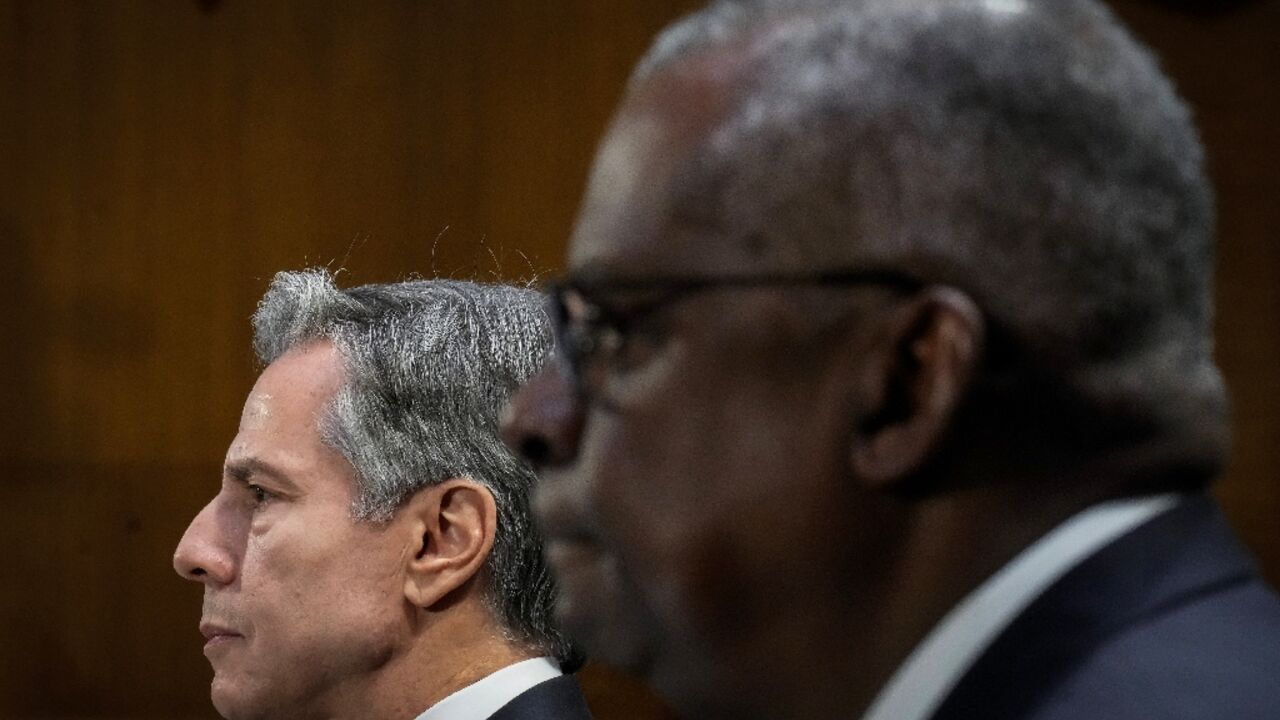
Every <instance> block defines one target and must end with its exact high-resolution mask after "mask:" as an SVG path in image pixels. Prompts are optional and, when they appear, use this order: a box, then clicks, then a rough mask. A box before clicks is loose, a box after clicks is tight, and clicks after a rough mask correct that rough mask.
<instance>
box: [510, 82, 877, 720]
mask: <svg viewBox="0 0 1280 720" xmlns="http://www.w3.org/2000/svg"><path fill="white" fill-rule="evenodd" d="M718 92H720V91H719V90H717V89H716V88H714V87H713V86H712V85H711V83H710V82H707V83H705V84H704V83H701V82H699V79H698V78H696V77H695V78H692V79H691V80H689V81H672V82H655V84H654V86H653V87H650V88H648V89H647V91H645V92H642V93H640V94H639V95H638V96H636V97H633V98H632V99H631V101H630V102H629V103H628V104H627V105H625V106H624V108H623V110H622V111H621V113H620V115H619V117H618V118H617V120H616V122H615V125H614V127H613V130H612V131H611V133H610V135H609V136H608V137H607V138H606V140H605V142H604V144H603V146H602V148H601V150H600V153H599V155H598V157H597V164H596V169H595V175H594V177H593V181H592V184H591V187H590V189H589V190H588V195H587V197H586V200H585V203H584V206H583V211H582V214H581V215H580V217H579V222H578V226H577V229H576V232H575V235H574V237H573V240H572V245H571V251H570V264H571V270H570V273H569V277H570V278H571V279H573V280H574V283H575V285H578V286H579V287H581V288H582V294H583V295H584V296H585V297H586V298H587V299H588V301H589V302H591V303H593V304H594V305H596V306H597V309H602V310H604V311H605V312H606V313H607V315H608V317H609V318H611V319H613V320H618V321H619V322H618V325H619V326H625V328H626V329H625V332H624V333H623V334H622V335H620V336H619V337H617V338H615V339H617V340H619V342H618V344H617V345H615V346H612V347H611V348H610V349H609V350H608V351H601V352H596V353H593V354H590V355H588V356H586V357H583V358H581V366H580V367H577V368H575V369H573V370H570V369H569V366H568V365H567V364H566V363H564V362H559V363H549V365H548V367H547V368H546V369H544V371H543V373H542V374H541V375H539V376H537V377H535V378H534V379H533V380H532V381H531V382H530V384H529V385H527V386H526V387H525V388H524V390H523V391H522V392H521V394H520V395H519V396H518V397H517V399H516V400H515V402H514V404H513V407H512V410H511V412H510V414H509V416H508V423H507V426H506V429H505V431H506V439H507V441H508V443H509V444H510V445H511V446H512V447H513V448H516V449H521V450H523V452H524V453H525V454H526V456H528V457H530V459H531V460H533V461H535V462H537V463H538V464H540V465H541V466H542V484H541V485H540V487H539V491H538V496H537V503H536V507H535V509H536V510H537V512H538V513H539V517H540V520H541V522H542V527H543V529H544V531H545V537H546V539H547V557H548V560H549V561H550V563H551V565H552V567H553V569H554V570H555V572H556V577H557V579H558V581H559V583H560V590H561V597H560V601H559V604H558V606H557V609H558V615H559V619H560V621H561V622H562V623H563V625H564V627H565V628H566V630H567V631H569V632H570V634H571V635H573V636H574V637H575V638H577V639H579V640H580V641H582V642H583V643H584V644H585V646H586V647H587V649H588V652H589V654H590V655H591V656H593V657H595V658H597V659H600V660H603V661H605V662H607V663H610V664H613V665H617V666H621V667H624V668H628V669H631V670H633V671H635V672H637V673H639V674H640V675H642V676H644V677H646V678H647V679H649V680H650V682H652V683H653V684H654V685H655V686H656V687H657V688H659V689H660V690H662V692H663V694H664V695H666V696H667V697H668V698H669V699H673V700H675V701H676V702H677V705H678V706H679V707H681V708H682V709H684V710H685V711H686V712H690V708H693V709H694V710H693V711H695V712H696V709H697V708H698V707H699V705H700V704H701V699H700V698H703V697H705V695H706V694H707V693H706V690H707V689H708V688H709V687H714V686H716V685H722V686H723V685H731V684H733V683H734V682H735V679H741V678H744V677H751V676H752V675H754V674H755V672H756V671H757V670H758V669H761V668H765V667H768V666H769V665H770V663H771V661H773V660H775V659H776V656H774V653H775V651H778V650H780V649H781V648H783V647H784V646H790V645H798V644H801V643H803V642H804V640H803V639H802V638H805V637H812V633H813V632H815V631H816V632H820V633H828V634H829V630H821V629H818V628H819V627H820V626H821V625H822V624H824V623H828V622H829V621H830V620H831V619H832V618H831V617H830V616H829V615H828V614H827V612H826V611H827V608H825V607H823V606H822V604H821V603H820V602H818V601H815V598H818V597H837V596H842V595H845V593H844V592H843V591H842V590H840V588H841V586H843V585H844V584H845V583H846V582H847V578H846V577H844V576H842V575H841V574H840V573H836V572H833V569H834V568H837V567H842V568H848V567H850V558H853V557H856V555H857V552H858V549H859V547H860V546H861V545H864V544H865V543H859V542H858V540H857V539H856V538H854V537H851V534H852V533H851V532H850V528H857V527H859V524H858V522H856V517H857V510H858V509H857V508H856V507H854V504H853V503H851V497H850V494H849V491H850V489H851V484H850V483H847V482H843V467H844V463H845V462H846V458H845V457H844V456H843V454H842V453H840V452H838V451H836V449H837V448H839V447H840V441H841V439H842V438H841V433H842V431H843V426H842V421H841V417H842V416H841V412H842V410H843V408H844V400H845V398H844V397H842V396H839V395H835V394H830V393H824V392H823V386H824V381H826V379H827V375H826V374H827V371H828V369H829V368H830V367H831V366H832V365H833V364H835V361H836V360H837V359H839V355H840V354H839V353H834V352H832V351H831V350H830V349H826V348H823V347H821V344H822V340H823V338H822V337H821V336H820V335H819V334H818V333H816V332H814V328H813V323H812V322H811V321H812V318H811V317H809V316H808V315H806V313H805V312H804V311H803V307H802V306H797V305H796V304H795V302H794V300H795V299H796V296H797V293H806V292H819V293H820V292H823V291H822V290H806V289H801V290H796V289H794V288H790V289H781V288H767V287H751V288H744V287H732V288H729V287H720V288H710V289H706V290H704V291H700V292H697V293H689V294H682V295H680V296H678V297H675V296H673V295H672V294H671V292H670V291H669V289H667V288H664V287H663V286H662V283H663V282H664V281H666V280H671V279H673V278H689V277H693V278H703V277H710V278H715V277H725V276H734V275H735V274H736V275H745V274H749V273H752V272H755V273H759V272H762V271H763V272H769V271H771V270H776V269H775V268H761V267H760V266H759V265H758V264H756V265H752V264H750V263H751V262H752V258H751V257H749V256H748V255H747V253H746V252H744V251H742V250H741V249H740V248H741V246H740V245H739V244H737V243H736V242H735V241H732V240H729V239H725V238H717V237H714V236H712V235H707V236H705V237H695V236H692V235H691V234H690V232H689V230H688V229H687V228H685V227H680V226H679V223H678V222H677V220H676V219H675V218H673V217H672V209H671V206H670V203H671V195H672V188H673V186H674V185H675V183H676V180H675V179H674V175H675V173H676V172H677V168H678V167H679V165H680V163H681V162H682V161H683V157H684V155H685V154H686V153H688V152H689V151H690V148H691V144H692V143H694V142H697V141H699V139H700V137H701V136H702V134H703V133H704V132H706V130H707V127H708V126H709V124H710V123H711V122H713V121H714V119H715V118H714V114H715V108H716V107H717V102H716V100H715V99H714V98H715V95H716V94H717V93H718ZM708 98H711V99H710V100H709V99H708ZM690 108H699V109H702V110H707V109H710V112H703V113H702V114H701V116H700V115H699V114H698V112H697V111H694V112H692V113H691V112H690V110H689V109H690ZM650 280H652V281H654V285H653V286H652V287H649V288H646V287H645V284H646V282H647V281H650ZM633 283H634V287H632V284H633ZM620 285H626V286H627V289H625V290H619V289H618V287H619V286H620ZM592 288H596V290H593V289H592ZM567 309H568V311H569V312H570V313H573V312H575V308H574V307H568V308H567ZM562 340H563V339H562ZM796 458H803V459H804V467H803V471H802V472H797V470H798V468H797V467H796V466H795V459H796ZM804 603H810V607H811V609H812V612H809V613H797V612H795V609H796V607H797V605H798V604H804ZM801 626H804V627H801ZM810 626H812V627H810ZM827 627H828V628H829V627H830V625H828V626H827ZM804 654H807V655H812V653H811V652H805V653H804ZM753 667H754V668H756V670H753V669H752V668H753ZM752 690H753V691H759V690H760V689H759V688H753V689H752ZM691 716H692V715H691Z"/></svg>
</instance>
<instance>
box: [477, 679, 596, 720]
mask: <svg viewBox="0 0 1280 720" xmlns="http://www.w3.org/2000/svg"><path fill="white" fill-rule="evenodd" d="M489 720H591V712H590V711H589V710H588V709H587V703H586V700H584V699H583V697H582V691H581V690H579V689H578V681H577V680H575V679H574V677H573V676H572V675H561V676H560V677H557V678H552V679H551V680H547V681H545V682H541V683H538V684H537V685H534V686H533V687H531V688H529V689H528V690H525V691H524V692H522V693H520V694H519V695H517V696H515V697H514V698H512V700H511V702H509V703H507V704H506V705H503V706H502V707H501V708H499V709H498V711H497V712H495V713H494V714H493V715H490V716H489Z"/></svg>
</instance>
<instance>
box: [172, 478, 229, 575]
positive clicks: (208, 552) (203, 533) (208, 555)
mask: <svg viewBox="0 0 1280 720" xmlns="http://www.w3.org/2000/svg"><path fill="white" fill-rule="evenodd" d="M217 503H218V498H216V497H215V498H214V499H213V500H211V501H210V502H209V504H208V505H205V506H204V508H203V509H202V510H201V511H200V512H199V513H198V514H196V516H195V518H193V519H192V520H191V524H190V525H188V526H187V531H186V532H185V533H183V534H182V539H181V540H179V541H178V547H177V548H176V549H175V550H174V552H173V569H174V570H176V571H177V573H178V574H179V575H181V576H182V577H184V578H186V579H188V580H194V581H196V582H199V583H203V584H205V585H228V584H230V583H231V581H232V580H234V579H235V568H236V563H235V557H234V556H233V555H232V553H231V552H229V551H228V549H227V545H226V543H225V542H223V538H222V533H221V532H220V531H219V524H218V518H217Z"/></svg>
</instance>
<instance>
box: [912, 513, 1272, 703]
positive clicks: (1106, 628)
mask: <svg viewBox="0 0 1280 720" xmlns="http://www.w3.org/2000/svg"><path fill="white" fill-rule="evenodd" d="M1254 573H1255V571H1254V568H1253V564H1252V561H1251V560H1250V559H1249V557H1248V555H1247V554H1246V553H1245V551H1244V550H1243V548H1241V547H1240V546H1239V544H1238V543H1237V542H1236V540H1235V538H1234V536H1233V535H1232V534H1231V531H1230V529H1229V528H1228V527H1227V525H1226V522H1225V520H1224V519H1223V518H1222V516H1221V514H1220V513H1219V512H1218V510H1217V507H1216V505H1215V504H1214V503H1213V501H1212V500H1210V499H1209V498H1207V497H1204V496H1195V497H1190V498H1187V499H1186V500H1184V501H1183V502H1182V503H1181V504H1180V505H1179V506H1178V507H1176V508H1174V509H1172V510H1170V511H1168V512H1166V513H1164V514H1162V515H1160V516H1158V517H1156V518H1154V519H1153V520H1151V521H1149V522H1147V523H1146V524H1144V525H1142V526H1140V527H1139V528H1137V529H1136V530H1134V531H1132V532H1130V533H1128V534H1127V535H1125V536H1122V537H1121V538H1120V539H1118V540H1116V541H1115V542H1113V543H1111V544H1110V545H1108V546H1107V547H1104V548H1103V549H1102V550H1100V551H1099V552H1097V553H1095V554H1094V555H1093V556H1092V557H1090V558H1088V559H1086V560H1085V561H1084V562H1083V563H1081V564H1080V565H1079V566H1077V567H1076V568H1074V569H1072V570H1071V571H1070V572H1068V573H1067V574H1066V575H1064V576H1063V577H1062V578H1061V579H1059V580H1058V581H1057V582H1056V583H1054V584H1053V585H1052V586H1050V588H1049V589H1048V590H1047V591H1045V593H1044V594H1043V595H1041V596H1040V597H1039V598H1038V599H1036V600H1035V601H1034V602H1032V603H1031V605H1029V606H1028V607H1027V609H1026V610H1025V611H1024V612H1023V613H1022V614H1021V615H1019V616H1018V617H1017V618H1016V619H1015V620H1014V621H1013V622H1012V623H1011V624H1010V625H1009V627H1008V628H1006V629H1005V630H1004V632H1002V633H1001V634H1000V635H999V636H998V637H997V638H996V640H995V641H994V642H993V643H992V645H991V647H989V648H988V649H987V651H986V652H985V653H983V654H982V656H981V657H979V659H978V661H977V662H976V663H974V665H973V667H971V668H970V669H969V671H968V672H967V673H966V674H965V675H964V676H963V677H962V678H961V679H960V681H959V683H957V685H956V687H955V688H954V689H953V690H952V692H951V693H950V694H949V695H948V697H947V699H946V700H945V701H944V702H943V704H942V705H941V707H939V709H938V710H937V712H936V713H935V714H934V715H933V720H965V719H968V718H975V717H981V718H985V719H987V720H1002V719H1004V720H1012V719H1014V718H1024V717H1027V716H1028V715H1029V714H1030V713H1031V712H1032V711H1034V709H1035V708H1036V707H1037V705H1038V704H1039V703H1040V702H1041V701H1042V700H1043V699H1044V698H1045V697H1046V696H1047V695H1048V693H1049V692H1050V691H1051V690H1052V689H1053V688H1054V687H1055V686H1056V684H1057V683H1058V682H1060V681H1061V680H1062V679H1063V678H1064V677H1065V676H1066V674H1067V673H1068V672H1069V671H1070V670H1072V669H1073V668H1074V667H1076V666H1077V665H1078V664H1079V663H1080V662H1081V661H1082V660H1083V659H1085V658H1086V657H1087V656H1088V654H1089V653H1090V652H1091V651H1092V650H1093V649H1095V648H1097V647H1099V646H1100V645H1101V644H1103V643H1104V642H1106V641H1107V639H1108V638H1110V637H1112V636H1113V635H1114V634H1115V633H1116V632H1118V631H1120V630H1121V629H1123V628H1125V627H1127V626H1129V625H1130V624H1132V623H1134V622H1137V621H1140V620H1142V619H1144V618H1147V617H1151V616H1153V615H1157V614H1159V613H1161V612H1162V611H1164V610H1166V609H1168V608H1171V607H1174V606H1177V605H1180V604H1182V603H1185V602H1187V601H1189V600H1192V599H1194V598H1197V597H1200V596H1203V595H1204V594H1206V593H1211V592H1214V591H1216V590H1218V589H1221V588H1223V587H1226V586H1231V585H1235V584H1238V583H1242V582H1247V581H1248V580H1250V579H1252V578H1253V576H1254Z"/></svg>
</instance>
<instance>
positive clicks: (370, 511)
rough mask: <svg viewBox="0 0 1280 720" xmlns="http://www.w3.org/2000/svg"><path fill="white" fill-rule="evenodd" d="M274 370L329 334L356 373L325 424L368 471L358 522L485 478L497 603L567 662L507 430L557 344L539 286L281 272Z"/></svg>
mask: <svg viewBox="0 0 1280 720" xmlns="http://www.w3.org/2000/svg"><path fill="white" fill-rule="evenodd" d="M253 327H254V350H255V351H256V352H257V355H258V358H259V360H260V361H261V362H263V363H264V364H269V363H271V362H274V361H275V360H276V359H277V358H279V357H280V356H281V355H283V354H284V353H286V352H287V351H289V350H290V349H291V348H293V347H295V346H298V345H301V344H305V343H308V342H311V341H315V340H328V341H330V342H332V343H333V345H334V346H335V348H337V350H338V352H339V353H340V355H341V357H342V361H343V369H344V378H343V383H342V385H341V387H340V388H339V389H338V390H337V392H336V393H335V395H334V398H333V400H332V401H331V402H330V405H329V407H328V409H327V412H326V413H325V414H324V415H323V416H322V417H321V419H320V433H321V436H322V438H323V439H324V441H325V442H326V443H327V444H329V445H331V446H332V447H333V448H335V449H336V450H338V451H339V452H340V453H342V455H343V456H344V457H345V458H346V459H347V460H348V461H349V462H350V463H351V466H352V467H353V468H354V469H355V476H356V482H357V486H358V487H357V498H356V500H355V503H354V506H353V507H352V514H353V516H355V517H357V518H359V519H362V520H367V521H373V522H376V521H381V520H385V519H387V518H389V517H390V516H391V515H392V514H393V513H394V512H395V510H396V508H398V507H399V506H400V505H401V504H402V503H403V502H405V501H406V500H407V499H408V498H409V497H410V496H412V495H413V494H414V493H415V492H417V491H418V490H420V489H422V488H424V487H427V486H430V485H433V484H436V483H439V482H442V481H444V480H447V479H450V478H455V477H468V478H471V479H473V480H475V481H476V482H479V483H482V484H483V485H484V486H485V487H487V488H488V489H489V490H490V491H491V492H492V493H493V496H494V500H495V501H496V504H497V508H498V527H497V537H496V539H495V541H494V546H493V551H492V553H491V554H490V556H489V558H488V560H487V563H486V571H487V575H488V578H487V580H488V588H487V594H486V597H487V600H488V601H489V604H490V607H491V609H492V610H493V611H494V613H495V615H496V616H497V617H498V618H499V619H500V620H501V622H502V624H503V626H504V628H505V630H506V631H507V633H508V637H509V639H510V640H512V641H514V642H518V643H521V644H523V645H525V646H527V647H530V648H533V649H537V650H540V651H542V652H548V653H551V654H553V655H555V656H556V657H558V658H560V659H561V660H562V661H566V660H568V659H569V658H570V656H571V654H572V649H571V647H570V644H569V642H568V641H567V640H566V639H565V637H564V636H563V635H562V634H561V633H560V632H559V630H558V629H557V628H556V626H555V624H554V622H553V621H552V615H551V612H552V605H553V602H554V593H555V588H554V584H553V580H552V578H551V575H550V573H549V572H548V569H547V567H546V564H545V562H544V560H543V557H542V550H541V542H540V539H539V537H538V534H537V532H536V530H535V528H534V526H533V522H532V520H531V516H530V511H529V494H530V492H531V490H532V488H533V485H534V483H535V476H534V473H533V472H532V470H531V469H530V468H529V467H528V466H527V465H525V464H524V463H523V462H521V461H520V460H518V459H516V458H515V457H514V456H512V454H511V453H510V452H508V450H507V449H506V447H505V446H504V445H503V444H502V442H501V440H499V438H498V416H499V414H500V413H501V412H502V409H503V407H504V406H505V404H506V402H507V400H508V398H510V396H511V395H512V394H513V393H514V392H515V390H516V388H517V387H519V386H520V384H522V383H523V382H524V381H525V380H527V379H528V378H529V377H530V376H532V375H533V374H534V373H535V372H537V370H538V369H539V368H540V366H541V364H542V362H543V360H544V358H545V357H546V355H547V353H548V351H549V349H550V347H551V344H552V341H551V331H550V327H549V324H548V319H547V317H546V314H545V312H544V311H543V308H542V300H541V296H540V295H539V294H538V293H536V292H534V291H533V290H529V289H525V288H517V287H511V286H507V285H496V284H495V285H489V284H479V283H472V282H463V281H454V280H411V281H407V282H400V283H393V284H386V285H364V286H360V287H354V288H349V289H346V290H340V289H338V288H337V287H336V286H335V284H334V280H333V277H332V276H331V275H330V274H329V273H328V272H327V271H326V270H323V269H312V270H307V271H304V272H282V273H278V274H277V275H276V276H275V278H274V279H273V280H272V281H271V287H270V288H269V289H268V290H267V293H266V295H265V296H264V297H263V298H262V301H261V302H260V303H259V305H258V310H257V312H256V313H255V314H254V316H253Z"/></svg>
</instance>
